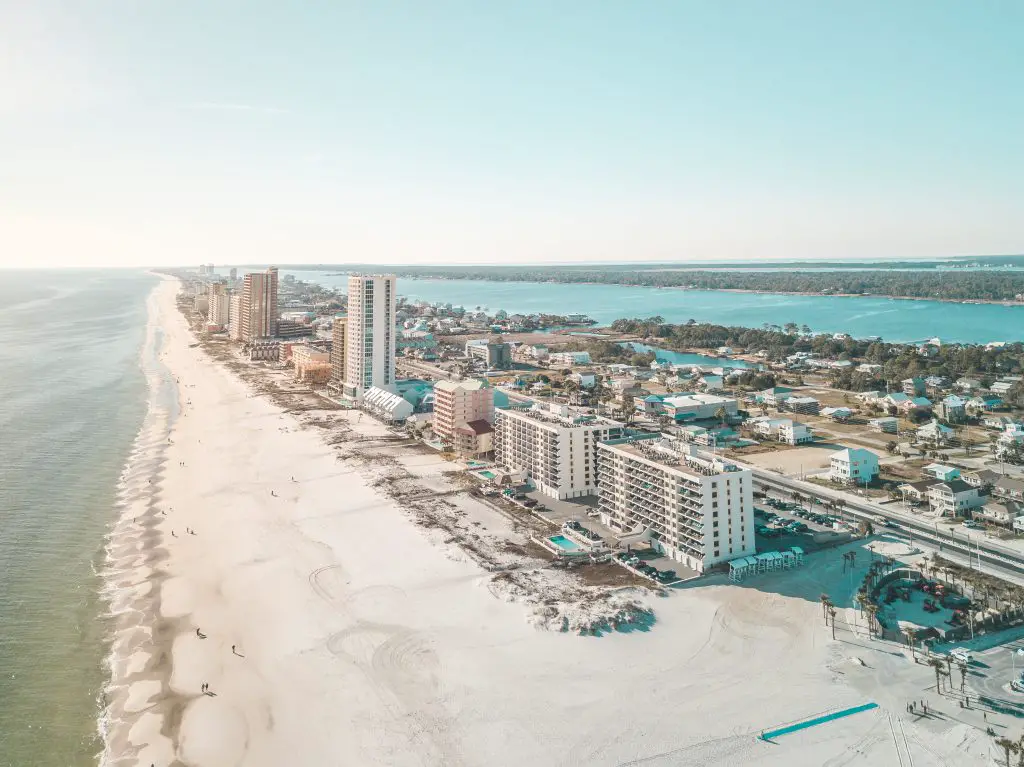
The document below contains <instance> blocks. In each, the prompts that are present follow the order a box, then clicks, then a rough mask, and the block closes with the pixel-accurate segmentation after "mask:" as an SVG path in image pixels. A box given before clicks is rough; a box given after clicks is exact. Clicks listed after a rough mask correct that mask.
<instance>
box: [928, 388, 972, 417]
mask: <svg viewBox="0 0 1024 767" xmlns="http://www.w3.org/2000/svg"><path fill="white" fill-rule="evenodd" d="M935 414H936V415H937V416H938V417H939V418H941V419H942V420H944V421H946V422H947V423H963V422H964V421H965V420H967V400H965V399H963V398H962V397H958V396H957V395H956V394H950V395H949V396H948V397H943V398H942V399H941V400H939V404H938V406H937V407H936V408H935Z"/></svg>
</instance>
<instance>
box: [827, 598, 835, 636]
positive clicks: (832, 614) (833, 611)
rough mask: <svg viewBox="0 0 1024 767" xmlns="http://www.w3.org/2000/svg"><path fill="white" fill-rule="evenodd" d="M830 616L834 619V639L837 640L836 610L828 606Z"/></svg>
mask: <svg viewBox="0 0 1024 767" xmlns="http://www.w3.org/2000/svg"><path fill="white" fill-rule="evenodd" d="M828 616H829V617H830V618H831V619H832V638H833V639H835V638H836V608H834V607H833V606H832V605H831V604H829V606H828Z"/></svg>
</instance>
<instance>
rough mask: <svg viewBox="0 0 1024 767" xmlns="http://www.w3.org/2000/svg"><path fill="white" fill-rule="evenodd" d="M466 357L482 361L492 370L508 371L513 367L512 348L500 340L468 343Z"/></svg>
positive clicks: (481, 340)
mask: <svg viewBox="0 0 1024 767" xmlns="http://www.w3.org/2000/svg"><path fill="white" fill-rule="evenodd" d="M466 356H467V357H469V358H470V359H477V360H481V361H482V362H484V363H485V364H486V365H487V367H488V368H489V369H491V370H508V369H509V368H510V367H512V347H510V346H509V345H508V344H507V343H505V342H503V341H502V340H501V339H500V338H489V339H487V338H479V339H476V340H474V341H467V342H466Z"/></svg>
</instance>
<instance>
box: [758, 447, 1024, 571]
mask: <svg viewBox="0 0 1024 767" xmlns="http://www.w3.org/2000/svg"><path fill="white" fill-rule="evenodd" d="M751 469H752V471H753V473H754V476H755V477H756V479H757V481H758V482H759V483H760V484H761V485H767V486H768V487H770V488H771V489H773V490H775V491H777V492H782V493H785V494H787V495H790V494H792V493H793V492H797V493H799V494H800V495H802V496H804V497H809V496H813V497H816V498H821V499H823V500H829V499H835V500H837V501H839V502H840V503H842V505H843V506H842V513H843V515H844V516H849V517H853V518H854V519H866V520H870V521H871V522H872V523H873V524H874V525H875V527H876V528H877V526H878V521H877V520H878V518H879V517H882V518H885V519H890V520H892V521H893V522H894V523H895V524H896V527H887V528H886V532H889V533H894V534H898V535H902V536H905V537H910V538H912V539H913V540H914V541H917V542H919V543H920V544H921V545H922V546H924V547H927V548H933V549H935V550H936V551H938V552H940V553H941V554H942V555H943V556H945V557H947V558H948V559H951V560H954V561H958V562H960V563H961V564H969V565H970V566H971V567H979V569H981V570H982V571H983V572H985V571H987V572H990V573H991V574H992V575H997V576H999V577H1001V578H1004V579H1006V580H1008V581H1011V582H1013V583H1017V584H1020V585H1024V552H1019V551H1014V550H1013V549H1010V548H1008V547H1005V546H1000V545H999V544H995V543H993V542H991V541H986V540H983V538H982V536H981V535H980V534H975V535H970V534H969V533H967V532H966V531H965V532H964V533H961V534H959V535H957V534H956V532H955V531H950V532H947V531H946V530H942V529H939V528H938V526H937V525H935V524H934V523H928V522H922V521H921V520H919V519H915V518H914V517H913V516H911V515H910V514H907V513H905V512H901V511H894V510H892V509H888V508H886V507H885V506H882V505H879V504H877V503H872V502H871V501H867V500H864V499H861V498H851V497H850V496H849V495H846V494H844V493H840V492H837V491H834V490H829V489H828V488H825V487H821V486H820V485H814V484H811V483H809V482H802V481H800V480H797V479H791V478H789V477H783V476H780V475H778V474H774V473H772V472H767V471H764V470H763V469H757V468H754V467H751ZM979 560H980V564H979Z"/></svg>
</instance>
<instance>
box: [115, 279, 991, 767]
mask: <svg viewBox="0 0 1024 767" xmlns="http://www.w3.org/2000/svg"><path fill="white" fill-rule="evenodd" d="M177 290H178V283H177V282H176V281H173V280H169V279H168V280H165V281H164V282H162V283H161V285H160V286H159V287H158V288H157V290H156V291H155V293H154V295H153V297H152V298H151V303H150V309H151V328H150V330H151V334H152V333H155V330H156V328H157V327H158V328H159V329H161V330H162V332H163V334H164V335H163V345H162V347H161V348H160V353H161V355H162V361H163V363H164V365H166V367H167V368H168V369H169V370H170V373H171V375H172V376H173V377H174V378H175V379H176V380H177V382H178V387H179V388H178V397H179V402H180V408H181V413H180V415H179V416H178V417H177V418H176V419H175V418H174V417H173V413H167V414H165V415H164V416H162V417H154V418H152V419H150V420H149V421H147V427H146V430H144V433H143V434H142V435H140V441H139V445H138V449H137V455H136V457H135V462H134V463H133V465H132V471H131V472H129V475H128V476H126V491H125V507H124V508H123V509H122V517H121V520H120V522H119V523H118V525H117V527H116V528H115V530H114V533H113V535H112V540H111V552H112V559H111V569H112V575H111V583H112V584H113V586H114V587H115V591H114V593H113V595H112V610H113V611H114V612H115V613H116V615H115V626H116V635H115V643H114V661H113V664H112V665H113V677H114V678H113V682H112V684H111V688H110V691H109V693H108V698H109V701H110V712H109V716H110V722H109V725H108V727H109V737H108V753H107V754H106V756H105V759H104V762H105V764H107V765H116V766H117V767H122V766H128V765H132V766H133V767H134V766H135V765H139V766H140V767H149V765H151V764H153V765H156V766H157V767H168V766H169V765H192V766H195V767H235V766H236V765H237V766H242V765H245V766H246V767H280V766H281V765H292V766H293V767H325V766H326V765H353V766H359V767H363V766H372V765H382V766H383V765H389V766H390V765H398V766H404V765H467V766H468V765H525V764H531V765H624V764H644V765H717V764H722V765H727V764H751V763H756V764H778V765H782V764H786V765H793V764H801V765H802V764H807V765H833V767H839V765H847V764H860V763H865V764H867V763H872V764H875V765H889V764H904V763H906V762H905V761H904V759H906V758H908V755H909V754H912V759H911V761H910V764H913V765H915V767H925V766H926V765H942V764H958V765H969V764H978V765H981V764H988V763H989V752H990V748H991V746H990V739H989V738H987V737H986V736H985V735H984V732H983V730H982V729H980V724H981V718H980V714H979V715H978V716H976V717H973V715H967V714H963V712H959V711H951V710H950V709H949V707H948V704H944V703H942V702H941V701H939V700H938V698H937V696H934V693H931V695H932V697H933V698H935V702H934V704H933V705H934V706H935V707H940V708H941V707H943V706H946V708H945V709H944V710H945V711H946V712H947V713H948V714H949V716H946V717H943V718H941V719H940V718H935V719H918V718H916V717H911V716H910V715H909V714H907V713H906V702H907V700H909V699H910V697H911V696H912V697H914V698H924V697H926V696H928V695H929V693H928V692H927V689H926V688H927V687H928V686H929V684H931V689H932V690H934V677H933V676H932V674H931V672H930V670H929V669H927V668H918V669H914V667H913V664H910V663H908V661H907V660H906V659H905V658H904V657H903V655H902V653H899V652H893V648H892V646H889V645H882V644H881V643H877V642H872V641H870V640H869V639H868V638H867V637H866V636H865V635H864V632H863V628H861V630H860V632H859V633H858V632H856V631H854V629H853V628H852V627H851V626H850V625H847V623H846V621H849V623H850V624H852V623H853V622H854V616H853V615H852V613H853V610H852V609H848V610H843V618H844V621H843V625H842V627H841V631H840V632H839V639H838V640H837V641H833V640H832V638H831V631H830V630H829V629H826V628H825V626H824V625H823V622H822V614H821V606H820V604H819V602H818V596H819V594H820V593H821V592H822V591H827V592H828V593H830V594H832V595H833V598H834V599H837V603H840V602H838V599H839V598H840V597H841V596H842V594H843V591H844V589H852V583H853V582H854V579H853V578H851V577H849V576H847V575H844V574H843V573H842V572H841V571H842V563H841V561H840V560H841V558H840V556H839V553H838V551H836V552H825V553H823V554H820V555H817V558H816V559H815V560H814V561H813V562H811V563H810V564H809V565H808V567H807V568H805V569H803V570H796V571H790V572H786V573H778V574H772V575H767V576H764V577H763V578H760V579H755V580H752V581H750V582H748V583H746V584H744V585H742V586H736V585H729V584H727V583H724V582H722V581H721V580H719V581H712V582H709V583H702V585H700V586H697V587H693V588H688V589H682V590H678V591H675V592H673V593H672V594H670V595H669V596H667V597H657V596H654V595H653V594H652V595H651V596H649V597H647V598H646V600H647V601H648V602H649V604H650V606H651V607H652V608H653V609H654V611H655V614H656V620H655V622H654V624H653V625H651V626H648V627H643V628H637V629H634V630H632V631H612V632H608V633H605V634H604V635H603V636H600V637H593V636H578V635H577V634H575V633H573V632H559V631H551V630H546V629H545V628H543V626H542V623H543V621H541V622H538V620H537V616H538V612H537V610H536V609H535V607H536V605H534V606H532V607H531V605H528V604H524V603H523V602H522V601H509V600H508V599H506V598H501V597H502V595H503V594H504V593H506V592H507V589H504V588H503V587H502V583H503V580H502V579H501V578H498V579H496V577H495V573H493V572H488V571H487V570H485V569H484V568H482V567H481V566H480V564H479V563H478V560H477V559H476V558H475V557H473V556H470V555H469V554H467V553H465V552H464V550H463V549H461V548H460V547H459V545H458V542H456V541H451V542H447V543H446V542H445V541H446V539H450V538H451V537H452V536H450V535H449V534H448V533H446V532H445V531H443V530H439V529H436V528H431V527H429V526H427V527H425V526H424V525H422V524H417V522H416V519H415V515H414V514H412V513H410V511H409V510H408V509H404V508H402V506H401V505H400V503H399V502H396V501H395V500H392V498H391V497H389V495H388V494H387V493H386V492H385V489H384V488H383V487H382V486H380V485H379V484H378V486H374V483H375V481H377V480H379V478H380V477H381V476H382V474H381V472H382V471H385V470H386V469H387V468H388V466H387V465H386V464H387V461H383V462H382V459H379V458H374V459H372V460H361V459H360V457H359V456H360V453H361V452H365V451H368V450H369V445H371V444H374V443H372V441H366V442H360V441H359V440H358V438H359V437H374V436H383V435H385V434H386V430H385V429H384V428H383V427H381V426H380V425H379V424H376V423H374V422H373V421H372V420H371V419H369V418H368V417H364V418H362V419H361V420H360V419H359V418H358V414H357V413H349V412H345V411H336V412H335V413H333V414H332V418H335V419H342V420H345V421H347V424H348V426H349V431H348V432H346V433H347V434H348V435H349V438H348V439H349V441H348V443H347V444H345V445H341V446H338V445H334V446H332V445H330V444H328V441H327V440H325V434H326V433H327V432H326V431H325V430H321V429H318V428H316V427H315V426H310V425H309V423H308V422H303V420H302V416H301V414H294V413H285V412H283V410H282V408H281V407H279V406H278V405H276V404H274V403H273V402H271V401H270V399H269V398H267V397H266V396H262V395H259V394H257V393H256V392H254V391H253V389H252V388H251V387H250V386H249V385H247V384H245V383H243V382H242V381H241V380H240V379H239V378H238V377H237V376H236V375H235V374H233V373H232V372H230V371H229V370H227V369H226V368H225V367H224V366H223V365H221V364H219V363H217V362H215V361H213V360H211V359H210V358H209V357H208V355H207V353H206V352H205V351H204V350H203V349H202V348H200V347H197V346H190V345H191V344H194V343H195V341H196V339H195V338H194V337H193V336H192V335H191V332H190V331H189V330H188V328H187V325H186V322H185V320H184V318H183V317H182V316H181V315H180V313H179V312H178V310H177V308H176V306H175V294H176V292H177ZM157 335H158V334H157ZM154 338H156V335H154ZM151 375H154V376H155V375H157V373H155V372H153V373H151ZM307 417H308V416H307ZM168 424H171V427H170V431H169V433H168V432H167V426H168ZM162 430H163V431H162ZM168 438H169V440H170V441H167V439H168ZM339 450H340V451H341V453H342V455H339ZM345 455H348V456H349V457H347V458H346V457H344V456H345ZM375 455H376V454H375ZM393 455H394V456H396V457H395V458H394V460H395V461H396V462H398V463H400V464H402V465H403V466H404V467H405V468H406V470H407V471H409V472H410V473H412V474H415V475H416V476H418V477H423V478H425V479H424V482H425V483H426V484H425V486H426V487H428V488H433V489H436V490H444V489H447V488H449V487H451V486H450V485H449V484H448V480H447V479H446V478H445V477H444V476H442V472H443V471H444V470H446V469H449V468H451V467H450V464H445V463H444V462H443V461H441V460H440V459H439V458H436V457H433V456H430V455H428V454H425V453H423V452H419V451H406V452H405V453H402V451H401V450H398V449H396V450H395V451H393ZM293 477H294V481H292V478H293ZM375 478H376V479H375ZM149 479H153V480H154V482H153V483H150V482H149ZM150 494H152V495H150ZM453 505H455V506H457V508H458V513H459V514H460V515H461V518H462V519H463V520H464V522H463V523H464V524H465V525H466V527H467V529H472V530H474V531H477V532H476V533H475V534H479V535H485V536H487V535H490V536H502V535H503V536H506V537H507V538H508V539H509V540H511V541H515V540H516V536H517V533H515V532H513V531H512V530H511V529H510V528H509V523H508V522H507V520H505V519H504V518H503V517H501V516H500V515H498V514H496V513H495V512H493V511H492V510H491V509H489V508H488V507H486V506H484V505H483V504H482V503H480V502H478V501H475V500H473V499H472V498H469V497H466V496H457V497H453ZM164 512H165V513H164ZM133 520H136V521H134V522H133ZM474 523H479V524H474ZM189 530H192V531H194V534H191V533H189V532H188V531H189ZM866 560H867V557H866V555H865V556H864V557H861V564H866ZM546 572H550V571H543V572H540V573H539V574H537V575H536V577H538V578H543V577H548V576H547V575H546V574H545V573H546ZM551 577H552V578H555V577H556V576H554V575H552V576H551ZM557 577H569V576H564V575H562V574H558V576H557ZM851 593H852V592H848V593H847V596H850V594H851ZM840 604H841V603H840ZM197 629H198V630H199V632H201V634H202V636H199V635H197ZM233 647H234V651H233V650H232V648H233ZM908 667H909V671H911V672H916V674H917V676H916V677H914V679H913V682H912V684H910V685H901V684H890V683H889V680H890V679H891V678H893V676H894V675H895V674H897V673H908V672H906V671H905V669H907V668H908ZM918 678H919V682H918V681H917V680H918ZM204 683H207V684H209V690H210V693H211V694H209V695H205V694H203V693H202V691H201V690H202V685H203V684H204ZM868 702H876V703H878V704H879V708H877V709H874V710H872V711H867V712H864V713H860V714H856V715H854V716H850V717H849V718H846V719H843V720H841V721H836V722H832V723H828V724H825V725H821V726H818V727H812V728H808V729H805V730H802V731H800V732H795V733H792V734H789V735H786V736H785V737H784V738H780V739H778V740H777V742H775V743H766V742H763V741H760V740H758V739H757V735H758V734H759V733H760V732H762V731H764V730H766V729H770V728H773V727H775V726H778V725H781V724H785V723H789V722H793V721H797V720H802V719H806V718H808V717H811V716H814V715H816V714H819V713H822V712H826V711H832V710H836V709H840V708H845V707H853V706H859V705H862V704H865V703H868ZM972 717H973V718H972ZM975 719H977V721H975Z"/></svg>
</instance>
